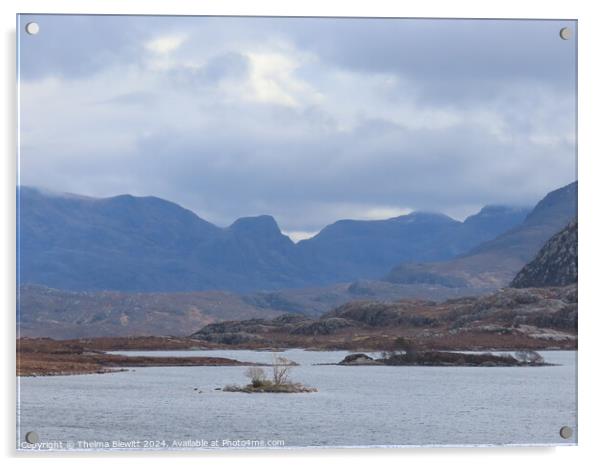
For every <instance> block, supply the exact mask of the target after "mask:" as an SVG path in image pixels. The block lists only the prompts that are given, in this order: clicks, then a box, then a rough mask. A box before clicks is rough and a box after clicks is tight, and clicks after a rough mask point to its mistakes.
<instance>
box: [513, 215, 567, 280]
mask: <svg viewBox="0 0 602 466" xmlns="http://www.w3.org/2000/svg"><path fill="white" fill-rule="evenodd" d="M573 283H577V220H576V219H575V220H573V221H572V222H571V223H570V224H569V225H567V226H566V228H564V229H562V230H561V231H560V232H559V233H557V234H555V235H554V236H553V237H552V238H551V239H550V240H549V241H548V242H547V243H546V244H545V245H544V246H543V248H541V250H540V251H539V252H538V253H537V256H535V259H533V260H532V261H531V262H529V263H528V264H527V265H525V266H524V267H523V269H522V270H521V271H520V272H519V273H518V274H517V275H516V277H515V278H514V280H512V283H511V284H510V286H512V287H515V288H529V287H534V286H565V285H570V284H573Z"/></svg>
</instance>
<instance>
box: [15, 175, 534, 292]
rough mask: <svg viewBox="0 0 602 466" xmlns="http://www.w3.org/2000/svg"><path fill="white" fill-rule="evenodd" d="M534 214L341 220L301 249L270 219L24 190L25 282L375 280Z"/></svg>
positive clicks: (176, 284) (445, 255)
mask: <svg viewBox="0 0 602 466" xmlns="http://www.w3.org/2000/svg"><path fill="white" fill-rule="evenodd" d="M528 212H529V209H526V208H513V207H502V206H497V207H485V208H484V209H483V210H481V212H479V213H478V214H476V215H474V216H472V217H469V218H468V219H466V220H465V221H464V222H459V221H456V220H454V219H452V218H450V217H447V216H445V215H442V214H435V213H421V212H416V213H412V214H410V215H405V216H401V217H397V218H392V219H389V220H379V221H356V220H342V221H339V222H336V223H334V224H332V225H329V226H327V227H326V228H324V229H323V230H322V231H321V232H320V233H319V234H318V235H316V236H315V237H314V238H311V239H309V240H305V241H302V242H300V243H299V244H295V243H293V242H292V241H291V240H290V239H289V237H288V236H286V235H283V234H282V233H281V231H280V229H279V227H278V225H277V224H276V221H275V220H274V219H273V218H272V217H270V216H267V215H266V216H259V217H249V218H242V219H238V220H236V221H235V222H234V223H233V224H232V225H230V226H229V227H226V228H220V227H217V226H215V225H213V224H211V223H209V222H207V221H205V220H203V219H201V218H200V217H198V216H197V215H196V214H195V213H193V212H191V211H189V210H187V209H184V208H182V207H180V206H178V205H177V204H174V203H172V202H169V201H166V200H163V199H159V198H156V197H134V196H130V195H122V196H116V197H111V198H103V199H99V198H91V197H84V196H77V195H69V194H55V193H48V192H44V191H41V190H37V189H35V188H27V187H22V188H21V189H20V190H19V225H18V226H19V278H20V282H21V283H23V284H28V283H30V284H40V285H46V286H49V287H53V288H58V289H66V290H77V291H81V290H119V291H198V290H211V289H219V290H229V291H239V292H240V291H245V292H247V291H255V290H277V289H282V288H299V287H306V286H322V285H328V284H332V283H336V282H341V281H354V280H357V279H374V278H378V277H381V276H383V275H384V274H386V273H387V271H388V270H390V269H391V268H392V267H393V266H395V265H396V264H399V263H401V262H409V261H413V262H417V261H444V260H448V259H450V258H453V257H455V256H457V255H459V254H462V253H465V252H467V251H469V250H470V249H471V248H474V247H476V246H477V245H479V244H481V243H483V242H485V241H488V240H491V239H493V238H495V237H496V236H498V235H500V234H502V233H503V232H505V231H507V230H509V229H512V228H513V227H515V226H516V225H518V224H520V223H521V222H522V221H523V219H525V217H526V216H527V214H528Z"/></svg>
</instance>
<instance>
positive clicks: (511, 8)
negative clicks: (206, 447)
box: [0, 0, 602, 466]
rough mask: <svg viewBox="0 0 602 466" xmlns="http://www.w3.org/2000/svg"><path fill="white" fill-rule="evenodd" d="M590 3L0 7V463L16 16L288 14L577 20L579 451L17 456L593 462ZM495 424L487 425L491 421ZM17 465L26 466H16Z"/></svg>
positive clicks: (116, 0) (124, 1)
mask: <svg viewBox="0 0 602 466" xmlns="http://www.w3.org/2000/svg"><path fill="white" fill-rule="evenodd" d="M596 3H597V2H595V1H593V0H566V1H563V2H560V1H552V0H548V1H525V0H505V1H501V0H498V1H496V2H493V1H483V0H481V1H478V0H455V1H449V0H448V1H446V0H415V1H406V2H402V1H396V2H393V1H385V0H382V1H380V0H370V1H366V0H304V1H301V0H288V1H285V0H280V1H278V0H271V1H268V0H252V1H249V0H247V1H245V0H222V1H201V0H198V1H195V2H193V1H191V0H103V1H102V2H100V1H94V0H53V1H52V2H48V1H43V0H35V1H34V0H31V1H30V0H20V1H17V0H2V2H0V8H1V9H2V16H1V20H2V39H3V42H4V43H3V47H2V54H3V55H2V73H1V74H2V84H3V86H2V91H3V98H2V102H3V103H4V111H3V112H2V114H1V116H0V118H1V119H2V125H0V126H1V128H2V139H1V140H2V141H3V142H4V144H5V145H4V151H3V158H2V161H3V166H2V170H1V174H2V183H1V186H2V194H3V195H2V203H1V204H0V205H1V208H2V218H3V220H4V226H3V228H2V229H1V230H0V231H1V235H2V241H1V243H0V244H1V251H2V265H3V267H2V268H1V269H0V274H1V279H0V283H2V287H3V288H2V293H1V295H2V297H3V298H4V299H3V302H4V306H3V312H4V325H3V329H4V341H3V344H4V345H5V346H4V348H5V350H6V351H5V352H4V353H5V354H4V358H2V361H3V369H4V371H3V373H4V375H5V377H4V383H3V384H2V391H3V395H4V397H3V399H4V403H5V406H4V409H3V413H5V415H4V416H3V418H4V419H3V422H2V425H1V436H0V439H1V443H2V449H3V453H4V455H3V456H5V457H13V458H10V459H9V461H10V462H11V463H12V461H13V460H14V456H15V455H16V453H15V451H14V444H15V443H14V438H15V437H14V433H15V432H14V431H15V427H14V426H15V415H14V410H15V383H14V380H15V379H14V373H15V372H14V369H15V368H14V365H15V363H14V341H15V340H14V338H15V325H14V324H15V318H14V309H15V268H14V263H15V262H14V261H15V191H14V186H15V181H16V175H15V173H16V157H15V154H16V137H15V134H16V118H15V111H16V92H15V32H14V31H15V21H16V18H15V14H16V13H17V12H21V13H44V12H46V13H99V14H100V13H102V14H109V13H117V14H185V15H191V14H197V15H208V14H209V15H220V14H222V15H287V16H402V17H475V18H497V17H499V18H563V19H575V18H576V19H578V20H579V223H580V225H579V232H580V233H579V250H580V254H579V274H580V275H579V294H580V296H579V309H580V325H579V346H580V348H579V356H580V358H579V366H580V371H579V376H580V379H579V406H580V409H579V446H578V447H559V448H551V447H550V448H542V447H528V448H522V447H518V448H516V447H513V448H476V449H475V448H472V449H469V448H439V449H430V448H428V449H426V448H424V449H423V448H420V449H379V450H371V449H350V450H336V449H333V450H297V451H294V452H293V451H283V450H279V451H249V450H245V451H228V452H224V451H219V452H202V453H194V452H152V453H149V454H146V455H143V454H141V453H135V452H114V453H103V454H102V455H99V454H93V455H90V454H83V453H77V454H62V455H57V454H44V453H42V454H40V453H38V454H21V453H20V454H19V456H20V457H25V460H24V461H25V463H29V462H30V461H33V459H32V458H31V457H33V458H40V457H43V458H45V461H48V462H54V463H57V464H63V463H64V462H70V461H75V462H78V463H80V462H81V461H82V459H83V458H85V461H86V463H90V464H97V463H98V462H99V461H103V459H108V458H117V457H123V458H124V459H126V458H127V462H128V464H132V465H134V464H141V463H143V462H144V463H145V464H146V463H149V464H150V463H153V464H163V463H165V461H166V460H168V461H173V460H177V461H182V462H186V463H190V464H192V463H195V464H198V462H199V461H210V462H211V464H212V465H213V464H225V463H226V464H229V463H230V462H233V461H236V462H241V463H244V464H247V465H249V466H253V465H262V466H268V465H276V464H278V465H281V464H282V463H283V462H286V463H287V466H294V465H301V464H303V465H304V464H306V463H307V462H308V461H312V462H324V463H326V462H327V463H329V464H334V465H337V464H345V465H355V464H358V465H359V464H362V465H364V464H366V463H367V462H373V461H378V462H379V463H381V464H396V465H398V464H399V463H400V461H412V462H423V461H437V462H439V463H443V462H445V463H449V464H461V465H462V466H466V465H471V464H475V465H481V464H482V463H483V462H487V463H488V464H492V465H502V464H503V465H505V466H507V464H508V463H509V462H512V463H527V462H529V463H534V462H541V463H544V462H545V464H546V465H557V464H558V465H560V464H562V465H563V466H564V465H566V464H568V463H578V464H581V463H587V462H589V461H592V462H593V461H594V458H595V457H596V456H601V455H600V453H599V451H598V450H599V447H598V445H600V443H601V442H600V441H599V440H598V432H599V431H600V428H599V423H600V418H599V414H600V410H599V407H600V401H599V398H600V396H602V389H601V387H600V383H599V380H598V379H599V378H597V377H596V376H597V373H598V371H599V367H600V360H599V358H598V357H597V355H598V354H599V352H600V345H599V341H598V340H599V337H598V334H599V332H600V330H601V329H602V325H601V317H600V316H601V314H602V308H601V307H602V306H600V304H599V301H600V297H599V293H597V288H598V287H599V286H600V285H599V282H600V280H601V279H602V277H601V274H600V265H601V264H602V257H601V254H600V250H601V248H600V243H601V238H602V231H601V229H600V220H599V218H600V214H599V212H600V203H601V200H602V194H601V191H602V190H601V188H600V187H601V186H602V183H601V182H600V181H599V180H598V177H600V176H601V171H600V158H601V157H602V151H601V150H600V139H602V131H601V128H600V126H601V123H600V122H602V115H601V111H600V109H601V108H602V99H601V92H600V84H599V83H602V73H601V64H600V63H601V60H600V58H599V56H600V46H601V45H602V40H601V38H602V21H601V19H600V15H599V14H597V11H596ZM493 421H494V420H492V422H493ZM20 464H23V461H21V463H20Z"/></svg>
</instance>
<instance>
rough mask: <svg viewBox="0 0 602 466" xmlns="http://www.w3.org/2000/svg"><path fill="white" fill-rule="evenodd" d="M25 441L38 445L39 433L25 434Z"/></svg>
mask: <svg viewBox="0 0 602 466" xmlns="http://www.w3.org/2000/svg"><path fill="white" fill-rule="evenodd" d="M25 441H26V442H27V443H31V444H34V443H38V442H39V441H40V437H39V436H38V434H37V432H34V431H31V432H27V433H26V434H25Z"/></svg>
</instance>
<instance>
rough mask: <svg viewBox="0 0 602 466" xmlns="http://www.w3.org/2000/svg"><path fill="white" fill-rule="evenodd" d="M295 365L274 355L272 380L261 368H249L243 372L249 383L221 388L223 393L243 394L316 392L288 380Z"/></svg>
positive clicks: (314, 389)
mask: <svg viewBox="0 0 602 466" xmlns="http://www.w3.org/2000/svg"><path fill="white" fill-rule="evenodd" d="M296 365H297V363H295V362H293V361H291V360H289V359H287V358H285V357H282V356H276V355H274V362H273V364H272V378H271V379H269V378H268V377H267V374H266V372H265V370H264V369H263V368H262V367H249V368H248V369H247V370H246V371H245V376H246V377H248V378H249V379H250V383H249V384H247V385H244V386H239V385H226V386H225V387H224V388H223V391H225V392H243V393H309V392H317V391H318V390H317V389H316V388H313V387H306V386H305V385H303V384H301V383H298V382H292V381H291V380H290V379H289V376H290V372H291V370H292V368H293V366H296Z"/></svg>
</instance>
